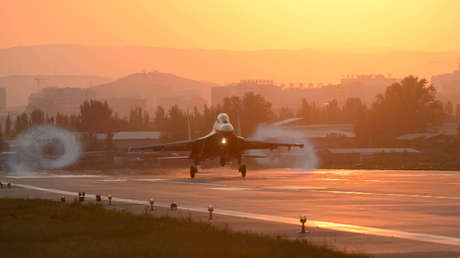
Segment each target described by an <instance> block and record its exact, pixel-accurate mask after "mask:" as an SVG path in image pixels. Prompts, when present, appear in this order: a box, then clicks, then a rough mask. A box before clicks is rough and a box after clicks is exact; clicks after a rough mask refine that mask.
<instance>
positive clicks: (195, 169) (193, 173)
mask: <svg viewBox="0 0 460 258" xmlns="http://www.w3.org/2000/svg"><path fill="white" fill-rule="evenodd" d="M196 173H198V168H197V167H196V166H190V178H195V174H196Z"/></svg>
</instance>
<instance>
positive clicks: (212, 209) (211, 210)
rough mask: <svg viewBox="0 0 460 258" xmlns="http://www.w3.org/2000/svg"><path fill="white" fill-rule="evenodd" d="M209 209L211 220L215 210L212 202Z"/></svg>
mask: <svg viewBox="0 0 460 258" xmlns="http://www.w3.org/2000/svg"><path fill="white" fill-rule="evenodd" d="M208 211H209V220H212V219H213V217H212V212H213V211H214V207H212V204H209V206H208Z"/></svg>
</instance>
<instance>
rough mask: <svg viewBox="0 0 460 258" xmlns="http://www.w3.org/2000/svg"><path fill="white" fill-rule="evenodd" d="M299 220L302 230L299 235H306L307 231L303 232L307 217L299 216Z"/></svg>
mask: <svg viewBox="0 0 460 258" xmlns="http://www.w3.org/2000/svg"><path fill="white" fill-rule="evenodd" d="M299 220H300V223H302V228H301V230H300V232H299V233H301V234H304V233H307V231H306V230H305V223H307V216H300V219H299Z"/></svg>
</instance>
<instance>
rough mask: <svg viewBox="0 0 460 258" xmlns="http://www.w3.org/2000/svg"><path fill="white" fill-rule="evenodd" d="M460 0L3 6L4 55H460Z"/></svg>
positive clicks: (37, 1)
mask: <svg viewBox="0 0 460 258" xmlns="http://www.w3.org/2000/svg"><path fill="white" fill-rule="evenodd" d="M459 14H460V1H457V0H417V1H416V0H399V1H396V0H394V1H392V0H375V1H374V0H352V1H345V0H344V1H342V0H326V1H306V0H287V1H269V0H265V1H257V0H253V1H248V0H247V1H243V0H229V1H223V0H222V1H218V0H215V1H204V0H189V1H187V0H184V1H180V0H177V1H153V0H130V1H116V0H110V1H101V0H98V1H94V0H92V1H89V0H79V1H62V0H18V1H10V0H1V8H0V26H1V32H0V48H8V47H13V46H19V45H37V44H86V45H146V46H158V47H170V48H204V49H229V50H260V49H303V48H314V49H324V50H339V51H341V50H345V51H368V50H369V51H374V50H422V51H443V50H458V49H460V18H459Z"/></svg>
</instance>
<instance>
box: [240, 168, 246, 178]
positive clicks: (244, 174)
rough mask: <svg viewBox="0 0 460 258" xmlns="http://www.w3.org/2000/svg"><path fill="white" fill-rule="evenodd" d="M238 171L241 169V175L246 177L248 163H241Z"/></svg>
mask: <svg viewBox="0 0 460 258" xmlns="http://www.w3.org/2000/svg"><path fill="white" fill-rule="evenodd" d="M238 171H240V173H241V176H242V177H243V178H245V177H246V165H240V167H239V168H238Z"/></svg>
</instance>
